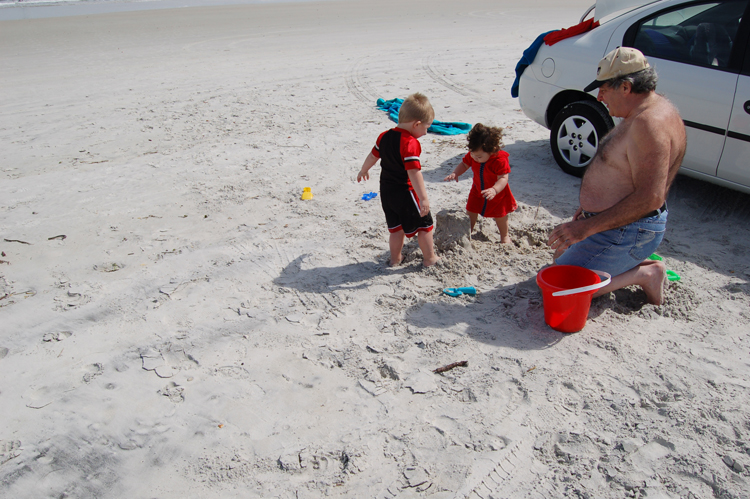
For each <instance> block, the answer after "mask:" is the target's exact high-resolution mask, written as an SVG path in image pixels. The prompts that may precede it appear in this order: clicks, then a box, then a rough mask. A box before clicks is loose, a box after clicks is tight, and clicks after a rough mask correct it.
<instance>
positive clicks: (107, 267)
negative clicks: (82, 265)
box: [94, 262, 125, 272]
mask: <svg viewBox="0 0 750 499" xmlns="http://www.w3.org/2000/svg"><path fill="white" fill-rule="evenodd" d="M124 268H125V264H124V263H117V262H110V263H101V264H98V265H94V270H96V271H97V272H117V271H118V270H121V269H124Z"/></svg>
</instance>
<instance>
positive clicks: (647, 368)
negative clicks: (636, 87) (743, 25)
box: [0, 0, 750, 499]
mask: <svg viewBox="0 0 750 499" xmlns="http://www.w3.org/2000/svg"><path fill="white" fill-rule="evenodd" d="M591 3H592V2H591V0H573V1H571V2H558V1H555V0H528V1H526V2H523V3H518V2H510V1H506V0H502V1H490V0H467V1H463V2H455V1H448V0H432V1H429V2H428V1H421V0H418V1H412V2H397V1H391V0H374V1H364V0H362V1H358V0H350V1H345V2H339V1H326V2H320V3H318V2H304V3H282V4H273V3H271V4H252V5H231V6H223V7H219V6H211V7H191V8H179V9H167V10H148V11H138V12H119V13H110V14H99V15H87V16H70V17H54V18H44V19H29V20H15V21H2V22H0V88H2V94H1V95H0V116H1V118H0V142H1V143H2V145H3V147H2V148H1V149H0V200H1V201H0V250H2V256H1V257H0V421H1V422H2V424H0V497H7V498H41V497H55V498H60V497H70V498H93V497H96V498H120V497H135V498H178V497H201V498H233V497H236V498H279V499H287V498H290V499H291V498H294V499H303V498H319V497H339V498H377V499H395V498H398V499H407V498H422V497H424V498H432V499H453V498H456V499H458V498H471V499H490V498H493V499H498V498H511V497H512V498H516V497H518V498H526V497H528V498H556V497H580V498H589V499H594V498H613V499H614V498H623V497H634V498H635V497H637V498H645V497H647V498H714V497H715V498H722V499H727V498H748V497H750V336H749V335H748V331H750V308H749V304H750V285H749V284H748V281H749V280H750V266H749V265H748V258H749V257H750V250H749V249H748V248H749V247H750V230H749V227H750V225H748V220H750V196H748V195H746V194H741V193H738V192H734V191H730V190H727V189H724V188H720V187H717V186H713V185H710V184H707V183H704V182H700V181H696V180H693V179H689V178H686V177H682V176H680V177H678V179H677V181H676V182H675V184H674V185H673V187H672V190H671V191H670V195H669V199H668V203H669V209H670V214H669V223H668V227H667V236H666V239H665V241H664V243H663V244H662V246H661V247H660V249H659V254H660V255H661V256H662V257H663V258H664V260H665V262H666V264H667V267H668V268H669V269H671V270H673V271H674V272H676V273H677V274H679V275H680V276H681V280H680V281H676V282H671V283H669V286H668V288H667V289H666V302H665V304H664V305H662V306H654V305H650V304H647V303H646V298H645V294H644V293H643V292H642V291H641V290H639V289H635V288H634V289H623V290H620V291H618V292H616V293H613V294H610V295H607V296H603V297H601V298H598V299H595V300H594V301H593V303H592V306H591V311H590V314H589V317H588V321H587V324H586V327H585V328H584V329H583V330H582V331H581V332H579V333H575V334H562V333H559V332H556V331H554V330H552V329H551V328H549V327H548V326H547V325H546V324H545V323H544V317H543V304H542V299H541V293H540V291H539V289H538V287H537V285H536V282H535V276H536V273H537V272H538V271H539V269H540V268H542V267H543V266H544V265H546V264H548V263H550V262H551V256H552V251H551V250H550V249H549V248H548V247H547V246H546V244H545V242H546V239H547V233H548V232H549V230H550V229H551V228H552V227H554V226H555V225H556V224H558V223H560V222H561V221H563V220H565V219H569V218H570V217H571V216H572V214H573V212H574V210H575V209H576V207H577V194H578V188H579V186H580V180H579V179H576V178H574V177H571V176H568V175H566V174H564V173H563V172H562V171H561V170H560V169H559V168H558V167H557V166H556V164H555V162H554V160H553V158H552V155H551V152H550V150H549V145H548V141H549V132H548V131H547V130H545V129H543V128H542V127H540V126H539V125H537V124H536V123H534V122H532V121H531V120H529V119H528V118H526V117H525V116H524V115H523V113H522V112H521V111H520V108H519V104H518V101H517V99H512V98H511V97H510V87H511V84H512V82H513V79H514V76H515V75H514V68H515V65H516V62H517V61H518V59H519V58H520V56H521V53H522V52H523V50H524V49H525V48H526V47H527V46H528V45H529V44H530V43H531V41H533V40H534V38H536V36H537V35H538V34H539V33H542V32H544V31H548V30H552V29H559V28H565V27H568V26H571V25H574V24H576V23H577V22H578V20H579V17H580V15H581V14H582V13H583V12H584V11H585V9H586V8H587V7H588V6H589V5H590V4H591ZM595 70H596V68H595V67H593V68H592V76H593V74H594V72H595ZM657 70H658V68H657ZM417 91H419V92H422V93H424V94H426V95H427V96H428V97H429V98H430V100H431V102H432V104H433V106H434V108H435V112H436V119H438V120H441V121H449V122H450V121H460V122H467V123H472V124H473V123H479V122H481V123H484V124H488V125H494V126H502V127H504V128H505V144H506V147H505V149H506V150H507V151H508V153H509V154H510V162H511V167H512V172H511V174H510V185H511V187H512V190H513V193H514V195H515V197H516V199H517V200H518V202H519V209H518V211H517V212H515V213H514V214H512V215H511V217H510V234H511V237H512V238H513V240H514V244H512V245H500V244H499V234H498V231H497V227H496V226H495V224H494V222H493V221H492V220H487V221H481V225H480V230H479V232H478V233H477V234H475V235H474V236H473V237H472V238H471V239H470V240H469V239H468V238H467V237H461V234H462V232H461V231H462V230H464V231H466V230H468V227H465V226H462V225H461V224H462V223H463V221H466V220H467V219H465V218H463V217H465V215H463V209H464V206H465V203H466V196H467V195H468V191H469V188H470V185H471V180H470V175H465V176H464V177H463V178H462V180H461V181H460V182H459V183H455V182H453V183H447V182H443V178H444V177H445V176H446V175H447V174H448V173H450V172H451V171H452V170H453V168H454V167H455V166H456V165H457V164H458V162H459V161H460V159H461V157H462V156H463V155H464V154H465V152H466V149H465V142H466V139H465V136H462V135H459V136H440V135H432V134H428V135H427V136H425V137H423V138H422V139H421V143H422V151H423V153H422V164H423V174H424V177H425V181H426V184H427V190H428V192H429V194H430V201H431V206H432V210H433V214H434V216H435V217H436V219H437V224H436V225H437V227H436V232H435V239H436V241H437V242H438V250H439V255H440V256H441V258H442V260H441V262H440V263H439V264H438V265H436V266H434V267H431V268H427V269H425V268H423V267H422V265H421V253H420V252H419V249H418V246H417V244H416V241H413V242H409V243H408V244H407V246H406V248H405V252H404V253H405V256H406V258H405V261H404V263H403V264H402V265H401V266H399V267H396V268H391V267H389V266H388V265H387V264H388V259H389V257H388V232H387V229H386V227H385V220H384V216H383V213H382V209H381V206H380V202H379V198H375V199H374V200H370V201H365V200H362V195H363V194H365V193H368V192H370V191H375V192H377V191H378V174H379V167H376V168H374V169H373V170H372V172H373V177H372V178H371V179H370V180H369V181H367V182H365V183H357V181H356V175H357V172H358V171H359V168H360V166H361V165H362V161H363V160H364V158H365V156H366V155H367V153H368V152H369V151H370V149H371V148H372V146H373V144H374V141H375V139H376V138H377V136H378V134H379V133H380V132H382V131H384V130H386V129H387V128H390V127H392V126H393V123H392V122H391V121H389V119H388V117H387V116H386V114H385V113H383V112H382V111H380V110H378V109H377V108H376V107H375V103H376V100H377V99H378V98H384V99H392V98H396V97H402V98H403V97H406V96H407V95H408V94H410V93H412V92H417ZM304 187H310V188H311V191H312V193H313V199H311V200H301V199H300V196H301V194H302V191H303V188H304ZM459 286H474V287H476V288H477V289H478V291H479V293H478V294H477V295H476V296H466V295H464V296H459V297H450V296H447V295H445V294H443V293H442V289H443V288H445V287H459ZM459 361H467V364H466V365H465V366H461V367H456V368H454V369H451V370H449V371H446V372H443V373H434V372H433V371H434V370H435V369H437V368H439V367H441V366H446V365H449V364H451V363H454V362H459Z"/></svg>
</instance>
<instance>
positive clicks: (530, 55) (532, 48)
mask: <svg viewBox="0 0 750 499" xmlns="http://www.w3.org/2000/svg"><path fill="white" fill-rule="evenodd" d="M552 31H557V30H556V29H553V30H552ZM552 31H547V32H546V33H542V34H541V35H539V36H537V37H536V40H534V41H533V42H531V45H529V48H527V49H526V50H524V51H523V55H522V56H521V60H520V61H518V64H516V79H515V81H513V85H512V86H511V87H510V96H511V97H513V98H515V97H518V86H519V83H520V82H521V75H522V74H523V71H524V70H525V69H526V68H527V67H528V66H529V64H531V63H532V62H534V58H535V57H536V53H537V52H539V48H540V47H541V46H542V44H543V43H544V37H545V36H547V35H549V34H550V33H552Z"/></svg>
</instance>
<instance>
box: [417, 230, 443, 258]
mask: <svg viewBox="0 0 750 499" xmlns="http://www.w3.org/2000/svg"><path fill="white" fill-rule="evenodd" d="M417 242H418V243H419V249H421V250H422V264H423V265H424V266H425V267H430V266H432V265H435V264H436V263H437V261H438V260H440V257H439V256H437V255H436V254H435V244H434V242H433V241H432V231H430V232H423V231H419V232H417Z"/></svg>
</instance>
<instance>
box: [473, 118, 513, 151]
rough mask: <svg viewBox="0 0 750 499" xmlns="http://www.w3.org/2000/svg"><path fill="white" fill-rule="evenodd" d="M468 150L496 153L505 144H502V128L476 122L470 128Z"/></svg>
mask: <svg viewBox="0 0 750 499" xmlns="http://www.w3.org/2000/svg"><path fill="white" fill-rule="evenodd" d="M467 139H468V141H469V151H478V150H480V149H481V150H482V151H484V152H486V153H490V154H493V153H496V152H497V151H499V150H500V149H502V147H503V146H504V145H505V144H503V129H502V128H500V127H494V126H484V125H482V124H481V123H477V124H476V125H474V126H473V127H472V128H471V131H470V132H469V136H468V137H467Z"/></svg>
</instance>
